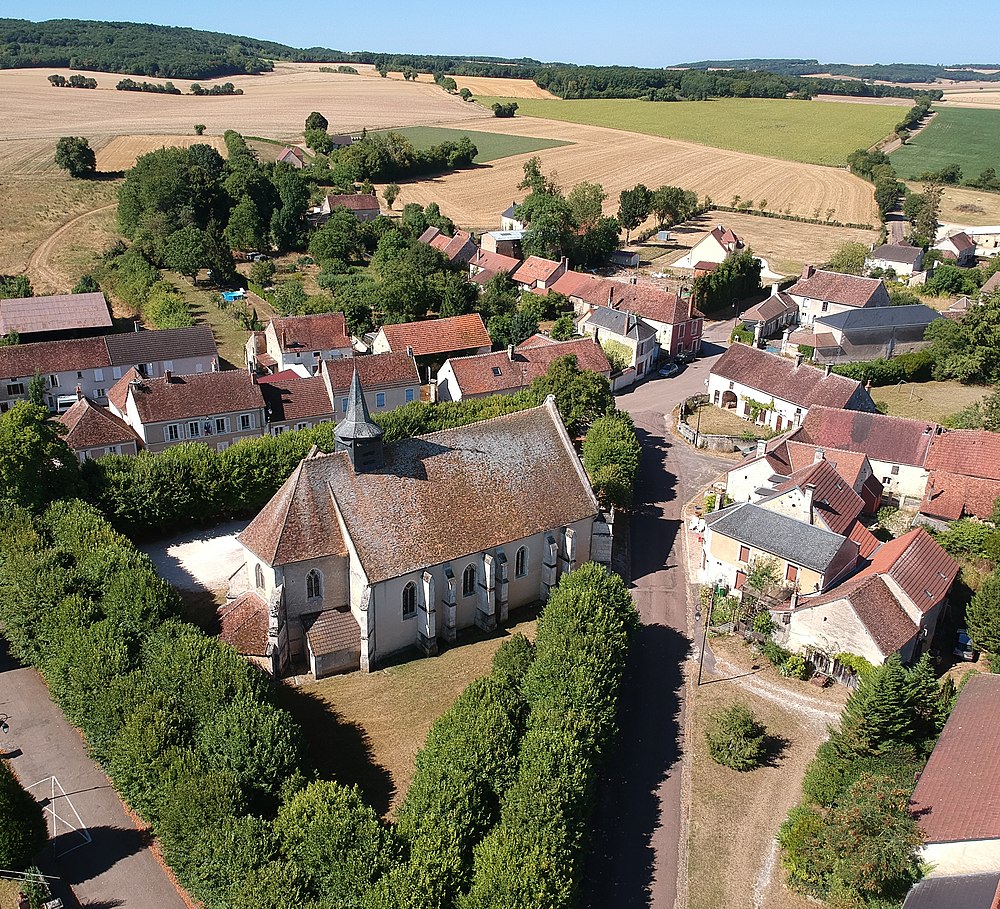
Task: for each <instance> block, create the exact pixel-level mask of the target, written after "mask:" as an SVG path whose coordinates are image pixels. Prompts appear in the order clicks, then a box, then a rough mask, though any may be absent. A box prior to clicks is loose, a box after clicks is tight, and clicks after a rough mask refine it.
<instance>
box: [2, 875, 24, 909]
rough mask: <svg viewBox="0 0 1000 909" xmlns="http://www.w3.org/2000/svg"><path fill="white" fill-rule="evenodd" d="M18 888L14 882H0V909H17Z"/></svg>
mask: <svg viewBox="0 0 1000 909" xmlns="http://www.w3.org/2000/svg"><path fill="white" fill-rule="evenodd" d="M20 891H21V888H20V886H19V885H18V884H17V883H15V882H14V881H8V880H0V909H17V895H18V893H20Z"/></svg>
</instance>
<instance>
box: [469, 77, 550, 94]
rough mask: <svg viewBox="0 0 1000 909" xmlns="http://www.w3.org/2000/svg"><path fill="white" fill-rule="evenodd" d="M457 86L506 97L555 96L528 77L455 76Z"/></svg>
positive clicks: (478, 92)
mask: <svg viewBox="0 0 1000 909" xmlns="http://www.w3.org/2000/svg"><path fill="white" fill-rule="evenodd" d="M455 81H456V82H457V83H458V87H459V88H467V89H469V91H471V92H472V94H474V95H476V96H477V97H478V96H479V95H484V96H488V95H490V96H494V97H498V96H503V97H507V98H517V99H521V98H541V99H547V98H555V97H556V95H553V94H552V92H550V91H547V90H546V89H544V88H539V87H538V86H537V85H535V83H534V82H532V81H531V80H530V79H497V78H493V77H490V76H455Z"/></svg>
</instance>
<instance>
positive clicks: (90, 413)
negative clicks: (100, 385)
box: [56, 398, 139, 451]
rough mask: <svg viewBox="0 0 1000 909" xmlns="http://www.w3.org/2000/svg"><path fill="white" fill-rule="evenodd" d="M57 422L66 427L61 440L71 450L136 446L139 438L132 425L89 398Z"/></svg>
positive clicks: (61, 416)
mask: <svg viewBox="0 0 1000 909" xmlns="http://www.w3.org/2000/svg"><path fill="white" fill-rule="evenodd" d="M56 419H57V420H58V421H59V422H60V423H62V424H63V426H65V427H66V435H65V436H63V438H64V439H65V441H66V444H67V445H69V447H70V448H72V449H73V451H86V450H87V449H89V448H106V447H108V446H109V445H124V444H127V443H128V442H135V443H136V444H137V445H138V444H139V437H138V436H137V435H136V434H135V432H133V430H132V427H131V426H129V425H128V424H127V423H126V422H125V421H124V420H122V419H120V418H119V417H116V416H115V415H114V414H113V413H111V412H110V411H108V410H105V408H103V407H98V406H97V405H96V404H94V403H93V402H92V401H90V400H89V399H88V398H81V399H80V400H79V401H77V402H76V403H75V404H74V405H73V406H72V407H71V408H70V409H69V410H67V411H66V413H64V414H60V415H59V416H58V417H56Z"/></svg>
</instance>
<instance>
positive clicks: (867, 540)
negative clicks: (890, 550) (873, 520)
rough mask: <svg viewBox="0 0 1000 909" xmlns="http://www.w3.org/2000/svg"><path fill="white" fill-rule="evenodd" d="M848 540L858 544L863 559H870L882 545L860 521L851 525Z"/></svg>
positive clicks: (859, 553)
mask: <svg viewBox="0 0 1000 909" xmlns="http://www.w3.org/2000/svg"><path fill="white" fill-rule="evenodd" d="M847 539H849V540H853V541H854V542H855V543H857V544H858V555H859V556H861V558H863V559H868V558H870V557H871V555H872V553H873V552H875V550H876V549H878V548H879V546H881V545H882V541H881V540H880V539H879V538H878V537H877V536H875V534H873V533H872V532H871V531H870V530H869V529H868V528H867V527H865V525H864V524H862V523H861V522H860V521H855V522H854V523H853V524H852V525H851V529H850V531H849V532H848V534H847Z"/></svg>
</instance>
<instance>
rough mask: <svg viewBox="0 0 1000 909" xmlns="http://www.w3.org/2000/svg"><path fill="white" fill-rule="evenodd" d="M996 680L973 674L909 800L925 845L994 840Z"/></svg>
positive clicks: (998, 771) (999, 788)
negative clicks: (926, 843) (924, 838)
mask: <svg viewBox="0 0 1000 909" xmlns="http://www.w3.org/2000/svg"><path fill="white" fill-rule="evenodd" d="M997 704H1000V676H997V675H986V674H980V675H973V677H972V678H971V679H970V680H969V682H968V684H967V685H966V686H965V687H964V688H963V689H962V693H961V694H960V695H959V696H958V701H957V702H956V704H955V709H954V710H952V712H951V716H950V717H948V722H947V723H945V726H944V730H943V731H942V733H941V737H940V738H939V739H938V742H937V745H935V746H934V750H933V751H932V752H931V756H930V759H929V760H928V761H927V766H926V767H924V770H923V773H921V774H920V779H919V780H918V781H917V786H916V789H915V790H914V792H913V797H912V799H911V800H910V810H911V811H912V812H913V814H914V816H915V817H916V819H917V823H918V824H919V825H920V828H921V830H923V832H924V835H925V836H926V837H927V841H928V842H929V843H961V842H967V841H971V840H992V839H1000V722H997Z"/></svg>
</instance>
